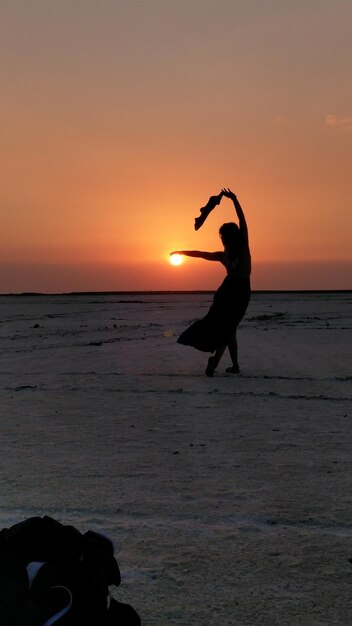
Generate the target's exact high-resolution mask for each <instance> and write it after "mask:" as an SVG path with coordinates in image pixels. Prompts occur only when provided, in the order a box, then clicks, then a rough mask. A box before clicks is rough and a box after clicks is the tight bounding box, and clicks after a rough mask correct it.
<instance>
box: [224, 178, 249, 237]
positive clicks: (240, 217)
mask: <svg viewBox="0 0 352 626" xmlns="http://www.w3.org/2000/svg"><path fill="white" fill-rule="evenodd" d="M222 192H223V194H224V196H226V198H230V199H231V200H232V202H233V204H234V207H235V211H236V214H237V217H238V221H239V225H240V231H241V233H242V235H243V237H244V239H245V241H246V243H247V244H248V226H247V222H246V218H245V216H244V213H243V209H242V207H241V205H240V203H239V201H238V199H237V196H236V195H235V194H234V193H233V191H231V189H223V190H222Z"/></svg>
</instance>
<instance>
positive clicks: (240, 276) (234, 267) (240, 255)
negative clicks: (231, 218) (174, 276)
mask: <svg viewBox="0 0 352 626" xmlns="http://www.w3.org/2000/svg"><path fill="white" fill-rule="evenodd" d="M222 196H225V197H226V198H230V199H231V200H232V202H233V204H234V207H235V211H236V214H237V218H238V222H239V226H237V224H235V223H234V222H229V223H226V224H223V225H222V226H221V228H220V230H219V235H220V239H221V241H222V244H223V246H224V250H223V251H221V252H201V251H200V250H178V251H175V252H172V253H171V254H184V255H186V256H190V257H197V258H201V259H205V260H206V261H219V262H220V263H222V265H224V266H225V269H226V278H225V280H224V281H223V283H222V284H221V285H220V287H219V288H218V289H217V291H216V292H215V294H214V299H213V303H212V305H211V307H210V309H209V311H208V313H207V314H206V316H205V317H204V318H203V319H201V320H198V321H196V322H194V323H193V324H192V325H191V326H189V328H187V329H186V330H185V331H184V332H183V333H182V334H181V335H180V337H179V338H178V340H177V341H178V343H181V344H183V345H186V346H192V347H194V348H196V349H197V350H202V351H203V352H215V354H214V355H213V356H211V357H210V358H209V360H208V365H207V368H206V370H205V373H206V375H207V376H214V372H215V370H216V368H217V366H218V364H219V362H220V359H221V357H222V355H223V353H224V351H225V348H226V347H228V349H229V353H230V356H231V360H232V366H231V367H228V368H227V369H226V371H227V372H229V373H231V374H238V373H239V371H240V368H239V365H238V354H237V352H238V351H237V337H236V330H237V326H238V324H239V323H240V321H241V320H242V318H243V316H244V314H245V312H246V309H247V306H248V303H249V300H250V294H251V287H250V274H251V255H250V250H249V239H248V228H247V223H246V219H245V216H244V213H243V210H242V207H241V205H240V203H239V201H238V199H237V197H236V196H235V194H234V193H233V192H232V191H231V190H230V189H223V190H222V191H221V193H220V194H219V196H212V198H217V199H218V201H217V202H214V201H213V203H212V205H214V206H215V205H216V204H219V203H220V201H221V198H222ZM214 206H212V207H211V209H213V208H214ZM201 213H202V210H201ZM196 224H197V220H196Z"/></svg>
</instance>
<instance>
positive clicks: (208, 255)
mask: <svg viewBox="0 0 352 626" xmlns="http://www.w3.org/2000/svg"><path fill="white" fill-rule="evenodd" d="M172 254H184V255H185V256H193V257H196V258H198V259H205V260H206V261H220V262H221V261H222V258H223V255H224V253H223V252H202V251H201V250H174V251H173V252H171V253H170V256H171V255H172Z"/></svg>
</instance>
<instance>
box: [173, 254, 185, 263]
mask: <svg viewBox="0 0 352 626" xmlns="http://www.w3.org/2000/svg"><path fill="white" fill-rule="evenodd" d="M170 263H171V265H181V263H183V257H182V254H172V255H171V256H170Z"/></svg>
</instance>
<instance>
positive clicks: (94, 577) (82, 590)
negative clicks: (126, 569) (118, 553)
mask: <svg viewBox="0 0 352 626" xmlns="http://www.w3.org/2000/svg"><path fill="white" fill-rule="evenodd" d="M120 582H121V576H120V570H119V567H118V564H117V561H116V559H115V557H114V549H113V544H112V542H111V541H110V540H109V539H107V538H106V537H104V536H102V535H100V534H98V533H96V532H93V531H88V532H87V533H85V534H82V533H80V532H79V531H78V530H77V529H76V528H74V527H73V526H66V525H63V524H61V523H60V522H58V521H56V520H54V519H52V518H51V517H47V516H45V517H32V518H29V519H27V520H25V521H24V522H20V523H19V524H15V525H14V526H11V528H5V529H3V530H1V531H0V623H1V626H52V625H53V624H55V626H140V624H141V620H140V618H139V616H138V614H137V613H136V611H135V610H134V609H133V607H132V606H130V605H129V604H123V603H121V602H117V601H116V600H115V599H113V598H111V597H110V593H109V587H110V586H112V585H113V586H116V587H118V586H119V585H120Z"/></svg>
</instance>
